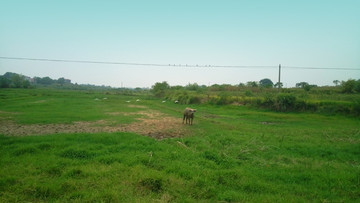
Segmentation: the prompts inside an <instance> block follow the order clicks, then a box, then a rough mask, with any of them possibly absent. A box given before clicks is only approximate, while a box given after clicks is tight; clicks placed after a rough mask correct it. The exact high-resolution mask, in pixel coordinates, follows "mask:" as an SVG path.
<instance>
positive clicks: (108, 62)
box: [0, 56, 360, 70]
mask: <svg viewBox="0 0 360 203" xmlns="http://www.w3.org/2000/svg"><path fill="white" fill-rule="evenodd" d="M0 59H5V60H26V61H43V62H58V63H88V64H106V65H130V66H158V67H189V68H195V67H200V68H244V69H249V68H253V69H263V68H265V69H267V68H277V66H240V65H199V64H196V65H193V64H191V65H189V64H159V63H128V62H112V61H88V60H68V59H48V58H23V57H5V56H0ZM282 68H286V69H311V70H360V69H358V68H338V67H335V68H325V67H298V66H282Z"/></svg>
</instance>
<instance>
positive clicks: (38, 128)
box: [0, 106, 188, 139]
mask: <svg viewBox="0 0 360 203" xmlns="http://www.w3.org/2000/svg"><path fill="white" fill-rule="evenodd" d="M129 107H130V108H132V107H133V108H134V107H136V106H129ZM143 109H144V110H143V111H139V112H135V113H122V112H111V113H109V114H110V115H116V116H129V115H141V118H137V121H136V122H133V123H130V124H115V125H114V123H113V122H111V121H107V120H98V121H95V122H86V121H79V122H74V123H72V124H31V125H21V124H16V123H14V122H13V121H12V120H11V119H10V118H9V117H2V119H0V134H3V135H7V136H28V135H47V134H57V133H99V132H134V133H138V134H141V135H145V136H149V137H153V138H156V139H164V138H171V137H181V136H186V135H187V134H188V133H187V132H188V131H187V128H186V127H185V126H183V125H182V119H181V118H174V117H170V116H167V115H165V114H163V113H161V112H159V111H155V110H150V109H146V108H143Z"/></svg>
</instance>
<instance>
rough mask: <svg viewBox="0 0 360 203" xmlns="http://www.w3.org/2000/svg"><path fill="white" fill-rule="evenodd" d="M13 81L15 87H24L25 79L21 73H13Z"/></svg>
mask: <svg viewBox="0 0 360 203" xmlns="http://www.w3.org/2000/svg"><path fill="white" fill-rule="evenodd" d="M11 82H12V85H13V87H15V88H21V87H23V82H24V79H23V77H22V76H20V75H19V74H13V75H12V76H11Z"/></svg>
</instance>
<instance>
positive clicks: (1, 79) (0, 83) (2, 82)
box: [0, 76, 11, 88]
mask: <svg viewBox="0 0 360 203" xmlns="http://www.w3.org/2000/svg"><path fill="white" fill-rule="evenodd" d="M10 84H11V80H9V79H8V78H6V77H5V76H0V88H8V87H10Z"/></svg>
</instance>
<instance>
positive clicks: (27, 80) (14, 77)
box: [0, 72, 71, 88]
mask: <svg viewBox="0 0 360 203" xmlns="http://www.w3.org/2000/svg"><path fill="white" fill-rule="evenodd" d="M53 84H57V85H60V86H63V85H65V84H71V80H69V79H65V78H63V77H62V78H59V79H51V78H50V77H42V78H41V77H34V78H31V77H28V76H24V75H20V74H17V73H11V72H7V73H5V74H4V75H1V76H0V88H30V87H32V86H35V85H45V86H47V85H53Z"/></svg>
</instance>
